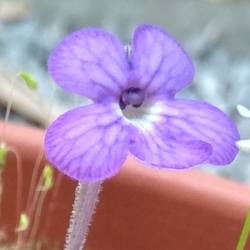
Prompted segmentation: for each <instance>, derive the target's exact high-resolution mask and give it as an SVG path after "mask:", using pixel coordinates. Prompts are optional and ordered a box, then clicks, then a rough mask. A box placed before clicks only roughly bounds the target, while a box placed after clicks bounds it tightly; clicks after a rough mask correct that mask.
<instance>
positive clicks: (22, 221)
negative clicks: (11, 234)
mask: <svg viewBox="0 0 250 250" xmlns="http://www.w3.org/2000/svg"><path fill="white" fill-rule="evenodd" d="M28 226H29V219H28V216H27V214H25V213H21V214H20V217H19V225H18V227H17V228H16V232H20V231H24V230H26V229H27V228H28Z"/></svg>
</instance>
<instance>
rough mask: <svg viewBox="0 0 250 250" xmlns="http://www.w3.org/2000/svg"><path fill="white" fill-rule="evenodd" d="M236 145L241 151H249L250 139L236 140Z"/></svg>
mask: <svg viewBox="0 0 250 250" xmlns="http://www.w3.org/2000/svg"><path fill="white" fill-rule="evenodd" d="M236 146H237V148H238V149H240V150H241V151H243V152H246V153H250V140H240V141H237V142H236Z"/></svg>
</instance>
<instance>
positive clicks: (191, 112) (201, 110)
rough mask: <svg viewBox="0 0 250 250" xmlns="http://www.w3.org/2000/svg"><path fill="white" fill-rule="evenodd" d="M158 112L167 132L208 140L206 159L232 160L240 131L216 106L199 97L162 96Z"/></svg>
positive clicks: (226, 161) (214, 162) (222, 162)
mask: <svg viewBox="0 0 250 250" xmlns="http://www.w3.org/2000/svg"><path fill="white" fill-rule="evenodd" d="M157 106H158V114H160V115H161V118H162V122H163V123H164V124H166V128H167V130H168V133H169V134H170V135H171V134H174V135H175V136H176V135H177V136H178V138H182V139H187V140H190V139H196V140H201V141H204V142H207V143H209V144H211V146H212V148H213V154H212V155H211V157H210V158H209V160H208V163H210V164H214V165H226V164H229V163H231V162H232V161H233V160H234V158H235V156H236V154H237V153H238V149H237V147H236V146H235V142H236V141H237V140H239V133H238V131H237V128H236V126H235V125H234V123H233V121H232V120H231V119H230V118H229V117H228V116H227V115H226V114H224V113H223V112H222V111H221V110H219V109H217V108H216V107H214V106H212V105H210V104H208V103H205V102H201V101H188V100H163V101H159V102H158V103H157Z"/></svg>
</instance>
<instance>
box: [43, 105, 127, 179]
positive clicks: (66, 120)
mask: <svg viewBox="0 0 250 250" xmlns="http://www.w3.org/2000/svg"><path fill="white" fill-rule="evenodd" d="M116 108H117V106H116V105H114V104H107V103H106V104H105V105H102V104H91V105H89V106H85V107H81V108H77V109H74V110H71V111H68V112H66V113H65V114H63V115H62V116H60V117H59V118H58V119H57V120H56V121H55V122H54V123H53V124H52V125H51V126H50V127H49V129H48V131H47V133H46V136H45V151H46V155H47V157H48V159H49V160H50V161H51V163H52V164H54V165H55V166H56V167H57V168H58V169H59V170H61V171H62V172H63V173H65V174H66V175H68V176H70V177H72V178H74V179H76V180H79V181H97V180H103V179H106V178H108V177H110V176H112V175H114V174H115V173H116V172H117V171H118V170H119V168H120V167H121V165H122V164H123V162H124V161H125V158H126V156H127V153H128V149H129V143H130V132H129V130H130V125H129V124H127V123H126V122H125V121H124V120H123V118H122V117H121V116H120V115H118V113H117V112H116ZM93 109H96V110H95V111H94V112H93V113H92V114H91V111H93ZM97 110H99V111H100V113H101V115H100V114H99V112H97ZM89 114H91V115H89ZM79 122H80V123H81V125H79ZM69 124H70V125H69Z"/></svg>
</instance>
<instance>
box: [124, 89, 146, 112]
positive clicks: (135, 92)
mask: <svg viewBox="0 0 250 250" xmlns="http://www.w3.org/2000/svg"><path fill="white" fill-rule="evenodd" d="M144 100H145V93H144V91H142V90H141V89H139V88H129V89H127V90H125V91H123V92H122V94H121V97H120V100H119V104H120V108H121V110H124V109H125V108H126V106H128V105H132V106H133V107H134V108H139V107H140V106H141V105H142V103H143V101H144Z"/></svg>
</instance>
